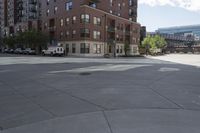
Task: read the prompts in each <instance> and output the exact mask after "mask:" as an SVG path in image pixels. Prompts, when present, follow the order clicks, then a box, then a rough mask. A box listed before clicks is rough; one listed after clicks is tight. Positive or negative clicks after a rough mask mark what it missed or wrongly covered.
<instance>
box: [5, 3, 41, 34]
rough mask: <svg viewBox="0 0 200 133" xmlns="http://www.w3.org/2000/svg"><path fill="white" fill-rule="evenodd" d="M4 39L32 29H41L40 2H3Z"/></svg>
mask: <svg viewBox="0 0 200 133" xmlns="http://www.w3.org/2000/svg"><path fill="white" fill-rule="evenodd" d="M2 3H3V4H2V12H3V13H2V14H1V18H3V19H2V24H1V25H2V26H1V33H2V36H3V37H6V36H13V35H15V34H16V33H18V32H23V31H25V30H29V29H32V28H35V29H38V28H39V22H40V21H39V17H40V14H41V13H40V2H39V0H2Z"/></svg>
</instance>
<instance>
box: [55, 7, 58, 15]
mask: <svg viewBox="0 0 200 133" xmlns="http://www.w3.org/2000/svg"><path fill="white" fill-rule="evenodd" d="M57 10H58V7H57V6H55V7H54V14H56V12H57Z"/></svg>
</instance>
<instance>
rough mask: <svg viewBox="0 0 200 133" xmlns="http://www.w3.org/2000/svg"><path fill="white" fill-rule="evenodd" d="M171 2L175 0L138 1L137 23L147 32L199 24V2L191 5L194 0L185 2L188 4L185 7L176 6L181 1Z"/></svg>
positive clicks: (199, 0)
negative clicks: (143, 26) (145, 28)
mask: <svg viewBox="0 0 200 133" xmlns="http://www.w3.org/2000/svg"><path fill="white" fill-rule="evenodd" d="M147 1H148V2H147ZM159 1H161V3H159ZM172 1H173V2H174V1H176V0H139V8H138V22H139V23H141V25H145V26H147V31H155V30H156V29H158V28H162V27H170V26H182V25H193V24H200V6H199V5H200V0H198V2H197V1H196V2H197V3H191V2H195V0H185V1H188V2H190V3H189V4H190V5H188V3H187V5H185V6H184V5H179V4H178V2H181V0H177V1H178V2H176V3H172ZM153 2H155V3H153ZM162 2H165V3H162ZM170 2H171V3H170ZM192 4H193V5H192Z"/></svg>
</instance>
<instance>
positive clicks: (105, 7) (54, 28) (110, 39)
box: [41, 0, 140, 56]
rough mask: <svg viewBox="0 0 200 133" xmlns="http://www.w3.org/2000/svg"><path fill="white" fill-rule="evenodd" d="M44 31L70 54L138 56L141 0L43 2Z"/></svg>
mask: <svg viewBox="0 0 200 133" xmlns="http://www.w3.org/2000/svg"><path fill="white" fill-rule="evenodd" d="M41 5H42V11H41V13H42V31H43V32H46V33H47V34H49V35H50V38H51V40H52V41H51V43H52V44H60V45H62V46H64V47H65V49H66V53H68V55H78V56H102V55H104V54H111V55H122V54H124V46H125V43H127V44H130V54H136V53H137V51H138V44H139V42H140V41H139V38H140V24H138V23H137V0H42V1H41Z"/></svg>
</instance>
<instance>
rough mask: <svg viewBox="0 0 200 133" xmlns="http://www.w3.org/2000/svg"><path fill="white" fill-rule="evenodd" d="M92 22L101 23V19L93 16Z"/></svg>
mask: <svg viewBox="0 0 200 133" xmlns="http://www.w3.org/2000/svg"><path fill="white" fill-rule="evenodd" d="M94 24H95V25H101V19H100V18H97V17H94Z"/></svg>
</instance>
